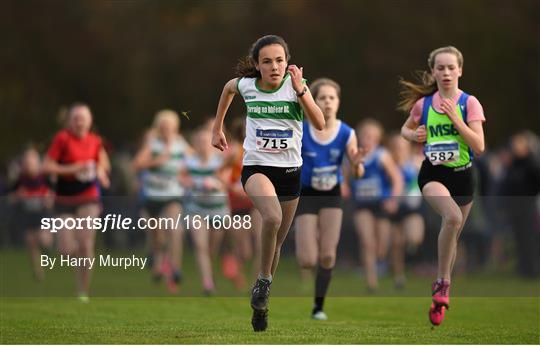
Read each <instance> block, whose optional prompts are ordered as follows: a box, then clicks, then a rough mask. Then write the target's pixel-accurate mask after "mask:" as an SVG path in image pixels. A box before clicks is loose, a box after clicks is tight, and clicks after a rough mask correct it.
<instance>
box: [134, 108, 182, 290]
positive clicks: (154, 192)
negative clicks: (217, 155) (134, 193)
mask: <svg viewBox="0 0 540 346" xmlns="http://www.w3.org/2000/svg"><path fill="white" fill-rule="evenodd" d="M191 151H192V149H191V148H190V146H189V144H188V143H187V141H186V140H185V139H184V137H183V136H182V135H181V134H180V118H179V117H178V114H177V113H176V112H174V111H172V110H162V111H159V112H158V113H157V114H156V116H155V118H154V123H153V127H152V129H151V130H150V131H149V133H148V135H147V138H146V142H145V144H144V145H143V147H142V148H141V150H140V151H139V152H138V153H137V155H136V156H135V158H134V160H133V161H134V162H133V165H134V167H135V169H136V170H137V171H138V172H139V173H140V180H141V191H140V195H141V199H142V204H143V211H144V215H145V216H147V217H152V218H158V217H172V218H173V219H176V218H177V216H178V215H179V214H181V213H182V211H183V208H182V203H183V199H184V195H185V188H184V186H183V183H182V181H181V180H182V178H181V174H180V173H181V172H182V170H183V168H184V166H185V158H186V155H189V154H190V153H191ZM147 234H148V236H149V237H150V244H151V249H152V274H153V276H154V279H155V280H156V281H158V282H159V281H160V280H161V277H164V278H165V279H166V282H167V287H168V289H169V291H171V292H172V293H175V292H177V291H178V285H179V284H180V281H181V278H182V277H181V269H180V262H181V258H180V257H181V247H182V227H181V225H179V229H175V230H166V229H158V230H148V233H147ZM164 269H165V270H164Z"/></svg>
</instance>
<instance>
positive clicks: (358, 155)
mask: <svg viewBox="0 0 540 346" xmlns="http://www.w3.org/2000/svg"><path fill="white" fill-rule="evenodd" d="M364 156H365V151H364V149H362V148H358V140H357V139H356V134H355V133H354V132H353V133H352V137H351V139H350V140H349V143H347V159H348V160H349V163H350V165H351V172H352V175H353V177H355V178H361V177H362V176H363V175H364V173H365V169H364V165H363V161H364Z"/></svg>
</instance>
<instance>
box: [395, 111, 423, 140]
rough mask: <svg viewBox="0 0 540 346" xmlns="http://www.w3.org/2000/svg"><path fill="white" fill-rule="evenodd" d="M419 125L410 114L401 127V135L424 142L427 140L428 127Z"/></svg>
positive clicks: (407, 138)
mask: <svg viewBox="0 0 540 346" xmlns="http://www.w3.org/2000/svg"><path fill="white" fill-rule="evenodd" d="M418 125H419V124H418V123H416V122H415V121H414V119H413V117H412V116H410V115H409V117H408V118H407V120H406V121H405V124H403V126H402V127H401V136H403V138H405V139H406V140H408V141H411V142H418V143H424V142H425V141H426V127H425V126H424V125H422V126H418Z"/></svg>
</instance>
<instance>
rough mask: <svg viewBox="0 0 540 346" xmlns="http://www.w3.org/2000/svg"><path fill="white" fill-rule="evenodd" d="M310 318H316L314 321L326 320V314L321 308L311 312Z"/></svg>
mask: <svg viewBox="0 0 540 346" xmlns="http://www.w3.org/2000/svg"><path fill="white" fill-rule="evenodd" d="M311 318H312V319H314V320H316V321H326V320H328V316H326V314H325V313H324V311H322V310H319V311H317V312H314V313H313V314H311Z"/></svg>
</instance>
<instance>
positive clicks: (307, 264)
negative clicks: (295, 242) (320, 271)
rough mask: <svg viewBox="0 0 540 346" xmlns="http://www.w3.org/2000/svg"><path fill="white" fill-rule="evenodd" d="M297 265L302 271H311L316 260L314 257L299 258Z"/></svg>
mask: <svg viewBox="0 0 540 346" xmlns="http://www.w3.org/2000/svg"><path fill="white" fill-rule="evenodd" d="M298 264H299V265H300V267H301V268H302V269H313V268H315V266H316V265H317V258H316V257H315V256H299V257H298Z"/></svg>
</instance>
